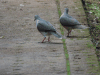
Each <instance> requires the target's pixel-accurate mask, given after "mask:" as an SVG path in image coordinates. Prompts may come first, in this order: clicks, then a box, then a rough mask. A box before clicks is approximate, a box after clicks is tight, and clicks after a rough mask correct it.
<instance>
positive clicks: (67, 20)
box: [59, 8, 89, 36]
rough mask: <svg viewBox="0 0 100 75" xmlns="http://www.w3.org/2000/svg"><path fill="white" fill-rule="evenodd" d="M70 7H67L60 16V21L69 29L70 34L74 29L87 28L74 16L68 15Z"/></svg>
mask: <svg viewBox="0 0 100 75" xmlns="http://www.w3.org/2000/svg"><path fill="white" fill-rule="evenodd" d="M68 11H69V9H68V8H65V11H64V13H63V14H62V15H61V16H60V19H59V20H60V23H61V25H62V26H63V27H64V28H65V29H66V30H67V31H68V35H67V36H69V34H71V31H72V29H87V28H89V27H86V26H84V25H81V24H80V23H79V21H77V20H76V19H75V18H73V17H72V16H70V15H68Z"/></svg>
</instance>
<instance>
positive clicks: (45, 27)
mask: <svg viewBox="0 0 100 75" xmlns="http://www.w3.org/2000/svg"><path fill="white" fill-rule="evenodd" d="M34 18H35V19H34V21H35V20H36V27H37V29H38V31H39V32H40V33H41V34H42V35H43V36H44V39H43V40H42V43H43V42H44V40H45V39H46V36H48V42H50V35H54V36H55V37H57V38H59V39H62V35H61V34H60V33H58V32H57V31H56V29H55V28H54V26H53V25H52V24H51V23H50V22H48V21H46V20H43V19H42V18H40V16H39V15H35V17H34Z"/></svg>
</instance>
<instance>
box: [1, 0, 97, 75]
mask: <svg viewBox="0 0 100 75" xmlns="http://www.w3.org/2000/svg"><path fill="white" fill-rule="evenodd" d="M59 1H60V7H61V11H62V12H63V11H64V8H65V7H68V8H69V14H70V15H71V16H73V17H74V18H76V19H77V20H79V22H81V23H82V24H86V23H87V22H86V16H85V13H84V10H83V8H82V3H81V1H80V0H59ZM35 15H40V17H41V18H43V19H44V20H47V21H49V22H50V23H51V24H53V25H54V27H55V28H56V30H57V31H58V32H59V33H61V32H60V26H59V15H58V11H57V5H56V1H55V0H0V75H67V71H66V58H65V54H64V49H63V43H62V41H61V40H60V39H58V38H56V37H55V36H53V35H52V36H51V43H48V42H45V43H41V41H42V39H43V38H44V37H43V36H42V35H41V34H40V33H39V32H38V30H37V28H36V22H35V21H34V16H35ZM64 31H65V35H66V34H67V31H66V30H65V29H64ZM72 36H75V37H68V38H67V39H66V47H67V50H68V53H69V60H70V66H71V75H97V74H98V62H97V58H96V55H95V49H94V48H93V47H90V46H89V47H87V46H88V45H89V44H92V42H91V38H90V35H89V32H88V30H73V31H72ZM76 36H77V37H76ZM46 41H47V40H46ZM90 60H91V62H90ZM91 63H92V64H91ZM91 66H92V67H91ZM94 68H95V69H94ZM98 75H99V74H98Z"/></svg>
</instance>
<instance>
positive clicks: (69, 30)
mask: <svg viewBox="0 0 100 75" xmlns="http://www.w3.org/2000/svg"><path fill="white" fill-rule="evenodd" d="M71 31H72V29H68V35H67V36H68V37H69V34H70V35H71Z"/></svg>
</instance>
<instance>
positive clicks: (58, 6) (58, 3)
mask: <svg viewBox="0 0 100 75" xmlns="http://www.w3.org/2000/svg"><path fill="white" fill-rule="evenodd" d="M55 1H56V5H57V10H58V15H59V18H60V16H61V14H62V13H61V9H60V2H59V0H55ZM59 25H60V31H61V34H62V35H64V30H63V27H62V26H61V24H60V23H59ZM65 41H66V39H62V42H63V48H64V53H65V57H66V70H67V75H71V72H70V62H69V54H68V50H67V46H66V43H65Z"/></svg>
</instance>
